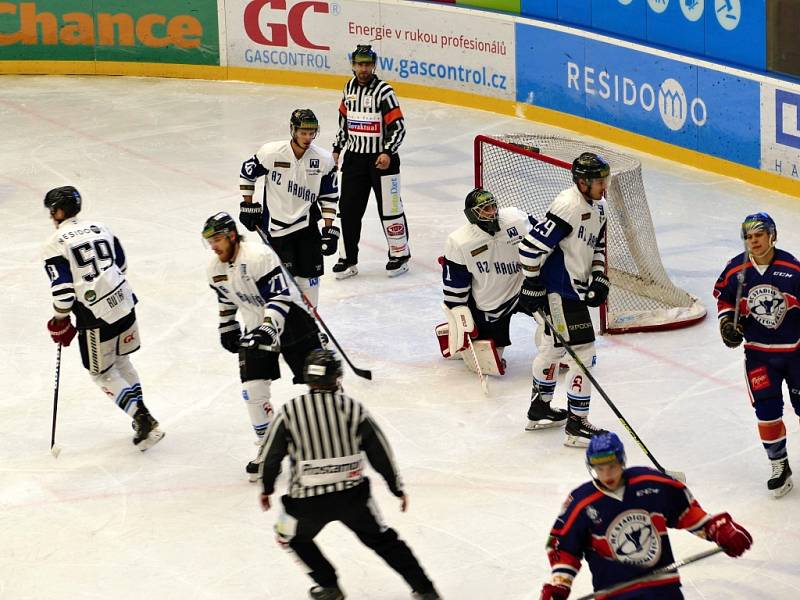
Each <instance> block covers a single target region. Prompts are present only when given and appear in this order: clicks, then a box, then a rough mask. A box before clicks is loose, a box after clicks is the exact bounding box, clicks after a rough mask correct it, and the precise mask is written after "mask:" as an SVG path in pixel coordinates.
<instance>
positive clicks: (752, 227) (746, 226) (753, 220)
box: [742, 212, 778, 242]
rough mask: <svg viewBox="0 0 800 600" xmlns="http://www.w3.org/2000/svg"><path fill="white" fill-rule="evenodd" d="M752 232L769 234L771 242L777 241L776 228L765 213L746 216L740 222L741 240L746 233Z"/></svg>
mask: <svg viewBox="0 0 800 600" xmlns="http://www.w3.org/2000/svg"><path fill="white" fill-rule="evenodd" d="M754 231H766V232H767V233H769V235H770V238H771V239H772V242H775V240H777V239H778V228H777V227H776V226H775V221H773V220H772V217H770V216H769V215H768V214H767V213H765V212H758V213H755V214H752V215H747V216H746V217H745V218H744V221H743V222H742V239H745V237H746V236H747V234H748V233H752V232H754Z"/></svg>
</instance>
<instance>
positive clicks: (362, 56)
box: [350, 44, 378, 65]
mask: <svg viewBox="0 0 800 600" xmlns="http://www.w3.org/2000/svg"><path fill="white" fill-rule="evenodd" d="M350 61H351V62H352V64H354V65H355V64H356V63H372V64H375V63H376V62H377V61H378V55H377V54H376V53H375V50H373V49H372V46H371V45H370V44H359V45H358V46H356V49H355V50H353V54H352V55H351V56H350Z"/></svg>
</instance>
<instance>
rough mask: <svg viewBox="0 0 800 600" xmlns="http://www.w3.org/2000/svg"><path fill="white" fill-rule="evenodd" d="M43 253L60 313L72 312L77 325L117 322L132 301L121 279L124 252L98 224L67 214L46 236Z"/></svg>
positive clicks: (123, 270)
mask: <svg viewBox="0 0 800 600" xmlns="http://www.w3.org/2000/svg"><path fill="white" fill-rule="evenodd" d="M42 256H43V259H44V267H45V270H46V271H47V275H48V277H49V278H50V290H51V292H52V295H53V309H54V311H55V315H56V317H58V318H63V317H64V316H65V315H67V314H69V313H70V312H74V313H75V318H76V320H77V326H78V327H79V328H94V327H98V326H99V325H102V324H103V323H105V324H111V323H116V322H117V321H119V320H120V319H121V318H122V317H125V316H127V315H128V314H130V312H131V310H133V307H134V305H135V304H136V297H135V296H134V294H133V290H132V289H131V287H130V285H129V284H128V281H127V280H126V279H125V269H126V268H127V265H126V263H125V252H124V251H123V250H122V245H121V244H120V243H119V240H118V239H117V238H116V236H115V235H114V234H113V233H112V232H111V231H110V230H109V229H108V228H107V227H106V226H105V225H103V224H102V223H98V222H96V221H88V220H82V219H77V218H72V219H67V220H66V221H63V222H61V223H60V224H59V225H58V228H57V229H56V231H55V232H53V234H52V235H51V236H50V238H49V239H48V240H47V243H46V244H45V246H44V249H43V252H42Z"/></svg>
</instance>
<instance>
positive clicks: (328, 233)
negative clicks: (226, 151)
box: [239, 108, 339, 306]
mask: <svg viewBox="0 0 800 600" xmlns="http://www.w3.org/2000/svg"><path fill="white" fill-rule="evenodd" d="M289 133H290V135H291V139H289V140H285V141H280V142H268V143H266V144H264V145H263V146H262V147H261V148H260V149H259V150H258V152H256V153H255V154H254V155H253V156H251V157H250V158H248V159H247V160H246V161H245V162H244V163H243V164H242V170H241V173H240V175H239V188H240V190H241V194H242V198H243V200H242V203H241V204H240V213H239V220H240V221H241V222H242V224H243V225H244V226H245V227H246V228H247V229H249V230H250V231H255V230H256V228H260V229H261V230H262V231H264V232H265V233H266V234H267V236H268V237H269V240H270V244H271V245H272V248H273V249H274V250H275V252H276V253H277V254H278V256H279V257H280V259H281V261H282V262H283V265H284V267H286V269H287V270H288V271H289V272H290V273H291V274H292V275H294V277H295V279H296V280H297V284H298V285H299V286H300V288H301V289H302V291H303V293H304V294H305V295H306V297H307V298H308V299H309V300H310V301H311V304H312V305H314V306H317V302H318V300H319V278H320V277H321V276H322V274H323V273H324V265H323V259H322V255H323V254H324V255H325V256H331V255H333V254H335V253H336V249H337V245H338V242H339V228H338V227H335V226H334V225H333V221H334V219H335V218H336V207H337V202H338V200H339V187H338V183H337V178H336V163H335V162H334V160H333V157H332V156H331V153H330V152H328V151H327V150H324V149H322V148H320V147H319V146H317V145H316V144H314V143H313V141H314V139H315V138H316V137H317V134H318V133H319V122H318V121H317V117H316V115H314V113H313V111H311V110H309V109H307V108H298V109H297V110H295V111H294V112H292V116H291V117H290V119H289ZM260 177H263V178H264V206H262V205H261V203H260V202H253V194H254V192H255V185H256V181H257V180H258V179H259V178H260ZM320 219H323V221H324V225H323V227H322V232H321V233H320V230H319V224H318V222H319V220H320Z"/></svg>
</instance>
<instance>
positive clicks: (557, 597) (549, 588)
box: [539, 583, 571, 600]
mask: <svg viewBox="0 0 800 600" xmlns="http://www.w3.org/2000/svg"><path fill="white" fill-rule="evenodd" d="M570 591H571V588H569V587H567V586H566V585H562V584H559V585H553V584H552V583H545V584H544V586H543V587H542V595H541V596H539V600H566V599H567V598H569V593H570Z"/></svg>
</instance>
